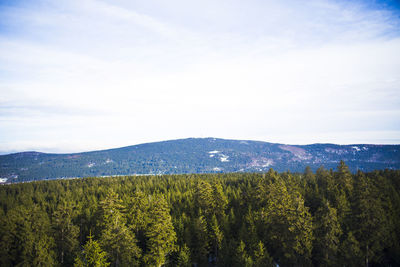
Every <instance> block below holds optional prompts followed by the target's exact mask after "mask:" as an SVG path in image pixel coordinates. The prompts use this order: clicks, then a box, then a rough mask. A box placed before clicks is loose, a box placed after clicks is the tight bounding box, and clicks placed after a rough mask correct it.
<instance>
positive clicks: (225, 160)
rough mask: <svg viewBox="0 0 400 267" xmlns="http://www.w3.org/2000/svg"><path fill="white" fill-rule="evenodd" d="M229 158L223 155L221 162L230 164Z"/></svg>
mask: <svg viewBox="0 0 400 267" xmlns="http://www.w3.org/2000/svg"><path fill="white" fill-rule="evenodd" d="M228 158H229V156H226V155H221V158H220V159H219V160H220V161H221V162H228V161H229V159H228Z"/></svg>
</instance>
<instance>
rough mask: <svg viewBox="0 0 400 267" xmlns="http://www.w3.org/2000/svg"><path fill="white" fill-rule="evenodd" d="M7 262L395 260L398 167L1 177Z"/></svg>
mask: <svg viewBox="0 0 400 267" xmlns="http://www.w3.org/2000/svg"><path fill="white" fill-rule="evenodd" d="M0 204H1V205H0V265H1V266H73V265H75V266H192V264H197V266H210V265H212V266H272V265H273V264H279V266H382V265H384V266H399V265H400V246H399V244H400V171H395V170H385V171H373V172H369V173H364V172H361V171H359V172H357V173H356V174H352V173H351V172H350V171H349V168H348V166H346V165H345V164H344V163H343V162H341V163H340V164H339V166H338V167H337V171H334V172H333V171H329V170H326V169H324V168H319V169H318V170H317V171H316V172H315V173H314V172H312V171H311V169H310V168H306V170H305V171H304V173H302V174H292V173H289V172H283V173H277V172H275V171H274V170H272V169H271V170H269V171H268V172H267V173H230V174H196V175H195V174H190V175H189V174H188V175H163V176H140V177H136V176H125V177H110V178H86V179H71V180H55V181H39V182H32V183H20V184H10V185H3V186H0Z"/></svg>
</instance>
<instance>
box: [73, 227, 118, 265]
mask: <svg viewBox="0 0 400 267" xmlns="http://www.w3.org/2000/svg"><path fill="white" fill-rule="evenodd" d="M88 238H89V240H88V241H87V242H86V244H85V245H84V246H83V250H82V252H81V253H80V254H79V255H78V256H77V257H76V258H75V264H74V266H75V267H107V266H109V265H110V263H109V262H107V255H106V252H104V251H103V250H102V249H101V248H100V245H99V243H98V242H97V241H95V240H93V237H92V234H90V235H89V236H88Z"/></svg>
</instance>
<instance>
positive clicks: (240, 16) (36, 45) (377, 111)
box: [0, 0, 400, 151]
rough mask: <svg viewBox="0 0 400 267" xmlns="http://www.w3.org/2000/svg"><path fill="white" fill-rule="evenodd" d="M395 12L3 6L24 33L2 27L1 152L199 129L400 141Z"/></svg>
mask: <svg viewBox="0 0 400 267" xmlns="http://www.w3.org/2000/svg"><path fill="white" fill-rule="evenodd" d="M395 12H397V11H393V10H378V9H371V8H368V7H367V6H366V5H363V4H362V2H358V3H354V2H353V3H347V2H341V1H310V2H307V3H297V2H296V1H279V2H275V1H248V2H243V1H220V2H217V3H215V1H204V2H202V3H201V4H199V3H197V4H196V5H195V6H191V5H189V4H188V3H187V2H186V1H169V2H168V5H167V4H166V3H164V2H162V1H146V3H132V2H129V1H119V2H106V1H89V0H87V1H79V2H78V1H57V3H54V2H52V1H42V2H41V4H38V5H35V6H30V5H28V4H24V5H21V6H15V7H12V8H3V9H2V11H1V13H2V14H0V15H5V16H4V23H3V25H5V26H4V27H5V28H7V27H9V28H10V29H13V30H15V31H11V30H10V31H8V32H7V31H4V32H0V66H1V67H0V92H1V94H0V127H1V129H2V131H1V133H0V138H1V139H2V140H3V141H2V143H0V151H6V150H8V151H11V150H25V148H26V149H30V148H35V149H38V150H48V151H60V149H61V150H63V149H65V151H71V149H72V150H75V149H76V150H85V149H94V148H104V147H112V146H122V145H130V144H135V143H140V142H148V141H156V140H165V139H170V138H182V137H188V136H199V137H201V136H216V137H225V138H242V139H260V140H266V141H271V142H274V141H279V142H284V143H313V142H318V140H322V141H323V142H338V143H356V142H357V141H356V140H364V141H363V142H370V143H373V142H378V143H382V142H389V143H392V142H393V140H396V134H399V133H400V129H399V128H398V127H396V126H395V125H400V123H399V119H398V118H399V116H398V115H399V107H400V95H399V93H398V88H399V86H400V79H399V77H400V73H399V70H400V66H399V65H400V53H399V52H398V51H400V35H399V32H400V31H399V29H400V27H399V25H400V24H399V19H398V17H396V14H395ZM15 133H17V134H15ZM377 133H379V134H381V136H379V134H377ZM360 135H362V136H364V137H362V138H361V137H360ZM399 136H400V135H399ZM385 140H387V141H385ZM397 140H398V138H397ZM396 142H399V141H396ZM24 147H25V148H24ZM51 147H53V148H51ZM41 148H43V149H41Z"/></svg>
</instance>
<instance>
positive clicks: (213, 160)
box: [0, 137, 400, 182]
mask: <svg viewBox="0 0 400 267" xmlns="http://www.w3.org/2000/svg"><path fill="white" fill-rule="evenodd" d="M340 160H344V161H345V162H346V164H347V165H348V166H349V168H350V170H351V171H353V172H355V171H357V170H362V171H372V170H375V169H386V168H388V169H400V145H381V144H351V145H337V144H331V143H327V144H321V143H317V144H308V145H289V144H281V143H271V142H263V141H253V140H232V139H221V138H213V137H207V138H186V139H174V140H167V141H159V142H149V143H143V144H137V145H132V146H125V147H119V148H110V149H105V150H95V151H86V152H78V153H62V154H60V153H43V152H37V151H25V152H18V153H12V154H7V155H0V177H2V179H3V180H2V181H4V179H7V180H6V181H7V182H21V181H31V180H41V179H50V178H65V177H87V176H109V175H139V174H152V175H154V174H179V173H215V172H263V171H267V170H268V169H269V168H273V169H274V170H277V171H287V170H289V171H292V172H302V171H303V170H304V168H305V167H306V166H310V167H311V168H312V169H313V170H315V169H317V168H319V167H320V166H324V167H325V168H335V167H336V166H337V165H338V163H339V162H340Z"/></svg>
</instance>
